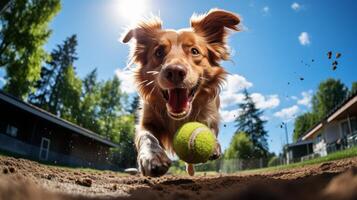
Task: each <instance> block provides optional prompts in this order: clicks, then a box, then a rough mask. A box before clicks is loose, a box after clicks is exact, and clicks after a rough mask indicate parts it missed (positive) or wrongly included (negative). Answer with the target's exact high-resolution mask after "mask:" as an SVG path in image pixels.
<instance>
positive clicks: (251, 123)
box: [235, 90, 268, 158]
mask: <svg viewBox="0 0 357 200" xmlns="http://www.w3.org/2000/svg"><path fill="white" fill-rule="evenodd" d="M244 96H245V97H244V102H243V103H240V104H239V109H240V114H239V115H238V117H237V118H236V119H235V122H236V127H237V131H236V134H237V133H239V132H244V133H246V134H247V135H248V137H249V138H250V140H251V141H252V143H253V146H254V156H255V157H257V158H258V157H266V156H267V153H268V143H267V131H266V130H265V129H264V124H265V123H266V121H264V120H262V119H261V116H262V114H263V111H261V110H259V109H258V108H256V106H255V103H254V102H253V100H252V98H251V97H250V96H249V93H248V91H247V90H244Z"/></svg>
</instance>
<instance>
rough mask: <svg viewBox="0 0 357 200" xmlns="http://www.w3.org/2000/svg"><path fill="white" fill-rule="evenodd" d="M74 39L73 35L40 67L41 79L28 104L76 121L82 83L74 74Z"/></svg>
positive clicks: (75, 45)
mask: <svg viewBox="0 0 357 200" xmlns="http://www.w3.org/2000/svg"><path fill="white" fill-rule="evenodd" d="M76 47H77V38H76V35H72V36H71V37H69V38H67V39H66V40H65V41H64V43H63V44H62V45H57V48H56V49H55V50H53V52H52V53H51V60H50V61H48V62H47V63H46V66H44V67H42V70H41V79H40V80H39V81H38V82H37V83H36V91H35V93H33V94H31V95H30V97H29V101H30V102H31V103H33V104H35V105H36V106H39V107H41V108H43V109H45V110H48V111H49V112H51V113H53V114H55V115H57V116H62V117H63V118H65V119H67V120H70V121H72V122H75V121H76V120H77V114H76V113H77V112H79V102H80V97H81V90H82V81H81V80H80V79H79V78H78V77H77V75H76V73H75V67H74V61H75V60H77V53H76Z"/></svg>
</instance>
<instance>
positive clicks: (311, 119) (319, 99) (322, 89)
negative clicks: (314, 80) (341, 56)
mask: <svg viewBox="0 0 357 200" xmlns="http://www.w3.org/2000/svg"><path fill="white" fill-rule="evenodd" d="M355 87H357V86H355ZM352 91H353V86H352ZM347 94H348V88H347V87H346V85H345V84H343V83H342V82H341V81H340V80H336V79H332V78H329V79H327V80H325V81H322V82H321V83H320V84H319V86H318V89H317V92H316V93H315V94H314V96H313V98H312V111H311V112H308V113H304V114H302V115H300V116H298V117H297V118H296V119H295V123H294V135H293V139H294V141H297V140H298V139H299V138H300V137H301V136H302V135H303V134H304V133H305V132H306V131H307V130H309V129H310V128H312V126H313V125H314V124H316V123H317V122H318V121H320V120H321V119H323V117H325V116H326V115H327V114H328V113H329V112H330V111H331V110H332V109H333V108H335V106H337V105H338V104H339V103H341V102H342V101H343V100H344V99H345V98H346V96H347Z"/></svg>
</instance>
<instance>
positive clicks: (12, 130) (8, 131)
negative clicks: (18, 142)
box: [6, 124, 18, 137]
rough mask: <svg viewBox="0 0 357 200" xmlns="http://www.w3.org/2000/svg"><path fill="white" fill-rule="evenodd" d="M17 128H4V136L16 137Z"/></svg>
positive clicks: (10, 126) (9, 126) (8, 126)
mask: <svg viewBox="0 0 357 200" xmlns="http://www.w3.org/2000/svg"><path fill="white" fill-rule="evenodd" d="M17 130H18V129H17V128H16V127H15V126H12V125H10V124H9V125H7V127H6V134H8V135H10V136H12V137H16V136H17Z"/></svg>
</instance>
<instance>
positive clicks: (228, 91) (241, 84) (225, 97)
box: [220, 74, 253, 108]
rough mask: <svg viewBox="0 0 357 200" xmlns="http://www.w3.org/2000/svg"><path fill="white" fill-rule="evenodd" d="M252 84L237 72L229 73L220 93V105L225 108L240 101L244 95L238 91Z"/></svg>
mask: <svg viewBox="0 0 357 200" xmlns="http://www.w3.org/2000/svg"><path fill="white" fill-rule="evenodd" d="M252 86H253V83H251V82H249V81H248V80H247V79H246V78H245V77H243V76H241V75H239V74H229V75H228V76H227V79H226V82H225V84H224V85H223V90H222V92H221V94H220V97H221V107H222V108H226V107H229V106H232V105H237V103H241V102H242V101H243V99H244V95H243V94H242V93H239V92H241V91H242V90H243V89H248V88H250V87H252Z"/></svg>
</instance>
